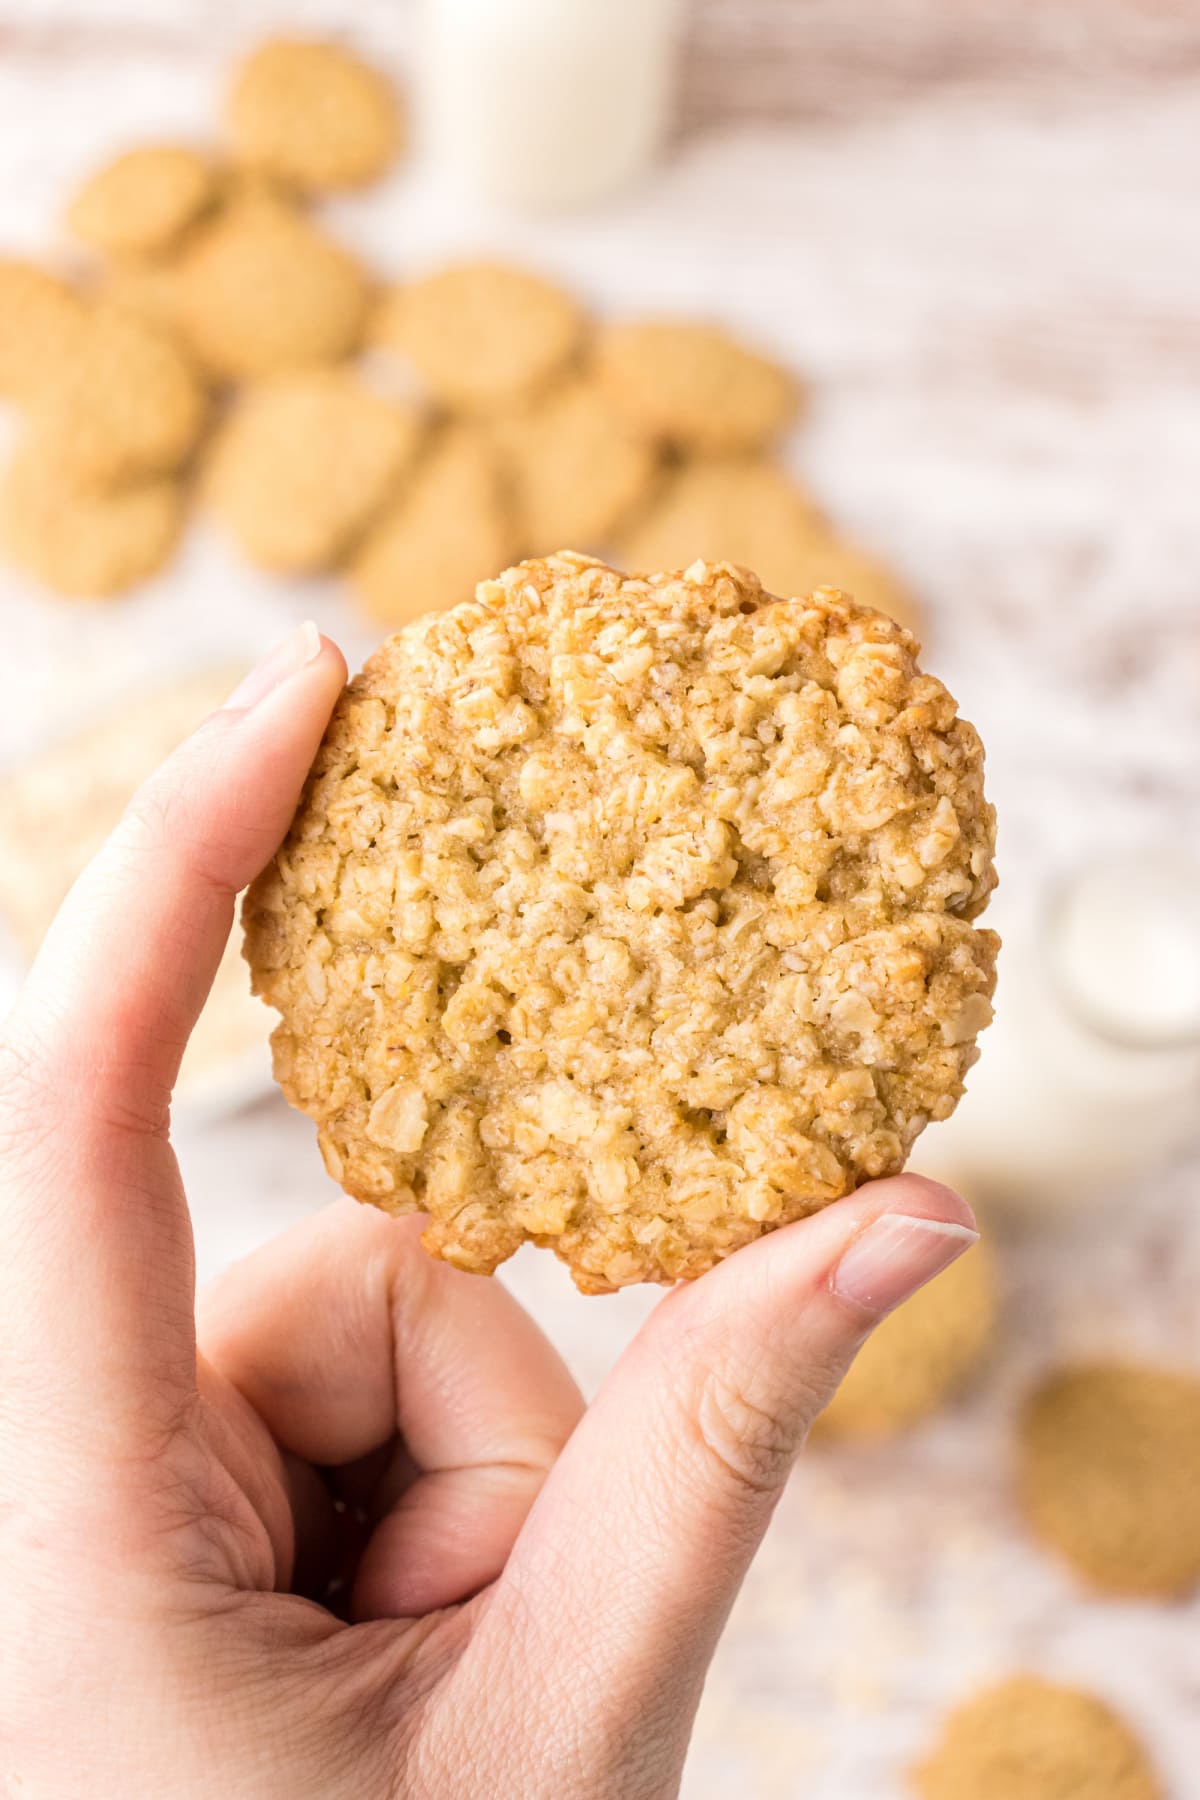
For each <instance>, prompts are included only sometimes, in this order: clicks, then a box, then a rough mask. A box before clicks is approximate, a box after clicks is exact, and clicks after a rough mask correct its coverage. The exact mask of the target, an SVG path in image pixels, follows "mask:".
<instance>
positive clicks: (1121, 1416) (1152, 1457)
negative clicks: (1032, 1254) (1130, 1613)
mask: <svg viewBox="0 0 1200 1800" xmlns="http://www.w3.org/2000/svg"><path fill="white" fill-rule="evenodd" d="M1017 1449H1018V1458H1019V1482H1020V1495H1021V1502H1022V1505H1023V1508H1024V1511H1025V1517H1026V1519H1027V1520H1028V1523H1029V1526H1030V1529H1031V1530H1032V1531H1033V1532H1034V1534H1035V1535H1036V1536H1037V1537H1038V1538H1040V1539H1041V1541H1042V1542H1043V1543H1045V1544H1048V1545H1050V1546H1051V1548H1053V1549H1055V1550H1057V1551H1059V1552H1060V1553H1061V1555H1063V1556H1065V1557H1066V1559H1067V1561H1068V1562H1069V1563H1071V1565H1072V1566H1073V1568H1074V1569H1075V1570H1076V1571H1077V1573H1078V1574H1080V1575H1082V1576H1083V1577H1084V1579H1085V1580H1086V1581H1088V1582H1090V1583H1091V1584H1092V1585H1093V1586H1094V1587H1097V1588H1100V1589H1102V1590H1103V1591H1105V1592H1107V1593H1112V1594H1147V1595H1158V1596H1162V1597H1164V1598H1166V1597H1168V1596H1171V1595H1176V1594H1184V1593H1187V1592H1189V1591H1190V1590H1191V1589H1192V1588H1193V1587H1194V1586H1195V1585H1196V1583H1197V1581H1198V1580H1200V1380H1197V1379H1196V1378H1195V1377H1194V1376H1191V1375H1183V1374H1177V1373H1174V1372H1173V1371H1171V1370H1168V1369H1158V1368H1150V1367H1140V1366H1139V1365H1137V1364H1132V1363H1117V1362H1111V1363H1109V1362H1097V1363H1084V1364H1079V1365H1077V1366H1076V1367H1073V1368H1065V1369H1060V1370H1058V1371H1057V1372H1056V1373H1055V1374H1052V1375H1050V1376H1049V1377H1047V1379H1046V1380H1045V1381H1043V1383H1042V1384H1041V1386H1040V1387H1039V1388H1038V1389H1037V1390H1036V1392H1035V1393H1034V1394H1033V1395H1032V1397H1031V1398H1030V1400H1029V1402H1028V1403H1027V1405H1026V1407H1025V1410H1024V1413H1023V1414H1022V1417H1021V1420H1020V1425H1019V1428H1018V1440H1017Z"/></svg>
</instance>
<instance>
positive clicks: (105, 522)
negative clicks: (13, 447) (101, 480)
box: [0, 443, 183, 599]
mask: <svg viewBox="0 0 1200 1800" xmlns="http://www.w3.org/2000/svg"><path fill="white" fill-rule="evenodd" d="M182 526H183V491H182V488H181V486H180V484H179V482H178V481H176V480H174V479H172V478H171V477H168V476H163V477H158V478H153V479H148V480H145V481H139V482H134V483H131V484H130V485H128V486H124V487H119V488H114V489H111V490H108V491H104V490H93V489H88V488H80V487H77V486H74V485H72V483H71V482H70V481H69V480H68V479H67V478H66V477H65V476H64V474H63V471H62V468H61V465H60V464H59V462H58V461H57V459H56V458H54V457H53V456H51V455H50V453H49V452H48V451H47V450H46V449H44V448H43V447H42V446H40V445H38V444H36V443H26V444H25V445H23V446H21V447H19V448H18V450H17V451H16V454H15V455H14V456H13V458H12V460H11V461H10V462H9V464H8V467H7V468H6V469H5V471H4V475H3V479H2V480H0V543H2V544H3V548H4V551H5V553H6V555H7V556H8V557H9V558H10V560H11V561H12V562H13V563H14V564H15V566H16V567H17V568H19V569H22V570H24V572H25V573H26V574H27V575H30V576H32V577H33V579H34V580H35V581H38V582H40V583H41V584H42V585H43V586H44V587H47V588H50V589H51V590H52V591H53V592H54V593H57V594H62V595H64V596H67V597H70V598H76V599H89V598H91V599H102V598H104V597H105V596H107V595H110V594H118V593H121V592H123V591H124V590H125V589H126V588H130V587H134V586H136V584H137V583H138V582H140V581H145V580H146V579H148V577H149V576H151V575H154V574H156V573H157V572H158V571H159V570H160V569H161V568H162V567H163V566H164V564H165V563H166V562H167V561H168V559H169V558H170V556H171V553H172V552H173V550H174V549H175V545H176V542H177V541H178V538H179V533H180V531H181V529H182Z"/></svg>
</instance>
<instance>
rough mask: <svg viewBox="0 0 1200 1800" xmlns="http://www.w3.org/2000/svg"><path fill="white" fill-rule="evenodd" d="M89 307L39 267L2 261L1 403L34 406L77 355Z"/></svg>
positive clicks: (0, 298)
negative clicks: (30, 404) (77, 345)
mask: <svg viewBox="0 0 1200 1800" xmlns="http://www.w3.org/2000/svg"><path fill="white" fill-rule="evenodd" d="M85 316H86V308H85V307H84V305H83V302H82V301H81V300H80V298H79V296H78V295H77V294H76V293H75V292H74V291H73V290H72V289H71V288H69V287H68V286H67V284H66V282H64V281H60V280H59V279H58V277H57V276H55V275H51V274H50V272H49V270H47V269H42V268H39V267H38V265H37V264H36V263H31V262H22V261H20V260H19V259H16V258H11V257H0V398H2V399H5V400H16V401H18V402H21V403H22V404H25V403H28V402H29V401H31V400H34V399H36V398H37V396H38V395H39V394H40V393H42V391H43V390H44V388H45V387H46V384H47V382H48V380H49V379H50V378H51V377H53V376H54V375H56V374H57V373H58V371H59V369H61V367H62V365H63V363H64V361H65V360H66V359H67V358H68V357H70V356H71V355H73V353H74V349H75V345H76V342H77V340H78V338H79V337H80V335H81V333H82V330H83V323H84V318H85Z"/></svg>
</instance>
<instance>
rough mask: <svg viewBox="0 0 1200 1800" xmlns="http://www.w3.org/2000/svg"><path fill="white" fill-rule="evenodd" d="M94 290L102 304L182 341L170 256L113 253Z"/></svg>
mask: <svg viewBox="0 0 1200 1800" xmlns="http://www.w3.org/2000/svg"><path fill="white" fill-rule="evenodd" d="M91 291H92V292H94V294H95V296H96V299H97V300H98V302H99V303H100V304H101V305H103V306H108V307H112V308H113V309H114V310H115V311H116V312H123V313H128V314H130V315H131V316H132V317H133V318H135V319H140V320H141V321H142V323H143V324H145V325H149V326H151V327H152V328H153V329H154V330H155V331H157V332H158V333H159V334H160V336H164V337H169V338H173V339H174V340H175V341H176V342H179V341H180V329H179V289H178V279H177V276H176V273H175V264H174V263H173V262H172V261H170V260H169V259H159V258H151V257H136V256H117V257H113V258H112V260H111V261H110V262H108V263H106V264H105V266H104V269H103V271H102V272H101V273H100V275H99V278H98V279H97V281H96V282H95V283H94V286H93V288H92V289H91Z"/></svg>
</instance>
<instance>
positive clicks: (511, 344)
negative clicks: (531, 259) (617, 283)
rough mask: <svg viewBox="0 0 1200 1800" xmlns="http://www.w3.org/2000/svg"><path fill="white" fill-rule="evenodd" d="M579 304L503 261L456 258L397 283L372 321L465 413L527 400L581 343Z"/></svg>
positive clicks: (439, 395) (384, 340)
mask: <svg viewBox="0 0 1200 1800" xmlns="http://www.w3.org/2000/svg"><path fill="white" fill-rule="evenodd" d="M582 330H583V318H582V315H581V314H580V311H579V308H578V307H577V306H576V304H575V302H574V301H573V300H572V299H571V297H570V295H569V294H565V293H564V292H563V291H562V289H561V288H557V287H554V286H553V285H552V284H551V283H550V282H548V281H543V280H542V279H541V278H540V277H539V276H537V275H530V274H528V273H526V272H525V271H524V270H521V269H509V268H505V267H504V266H503V265H502V264H497V263H485V262H477V263H457V264H455V265H453V266H452V267H450V268H446V269H439V270H437V271H435V273H434V274H432V275H427V276H425V277H424V279H423V280H420V281H413V282H409V283H408V284H407V285H406V286H404V287H399V288H394V289H393V290H392V292H391V293H390V294H388V295H387V296H386V298H385V299H384V301H383V302H382V304H381V306H380V308H379V310H378V312H377V314H376V317H375V320H374V325H373V335H374V337H375V339H376V341H377V342H378V343H380V344H382V345H384V346H386V347H387V348H388V349H391V350H396V351H399V352H400V354H401V355H402V356H404V357H405V358H406V359H407V360H408V362H409V363H411V365H412V367H413V368H414V369H415V370H416V372H417V374H418V375H419V376H420V378H421V380H422V381H423V382H424V383H425V385H426V387H427V388H428V389H429V391H430V393H431V394H433V395H434V397H435V398H436V399H438V400H440V401H441V402H442V403H443V405H445V406H448V407H450V408H451V409H452V410H454V411H458V412H465V413H485V412H496V411H499V410H500V409H501V408H503V407H507V406H513V405H515V404H519V403H520V402H522V401H523V400H526V399H528V398H529V397H530V396H531V395H533V394H534V393H536V392H537V390H538V389H539V388H541V387H544V386H545V384H546V383H547V382H548V381H549V380H550V378H551V376H553V375H554V374H556V373H557V372H558V371H559V370H560V369H561V368H562V367H563V365H564V364H565V363H566V362H567V361H568V360H569V359H570V357H571V356H572V355H573V354H574V352H575V350H576V348H577V347H578V344H579V340H580V336H581V333H582Z"/></svg>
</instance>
